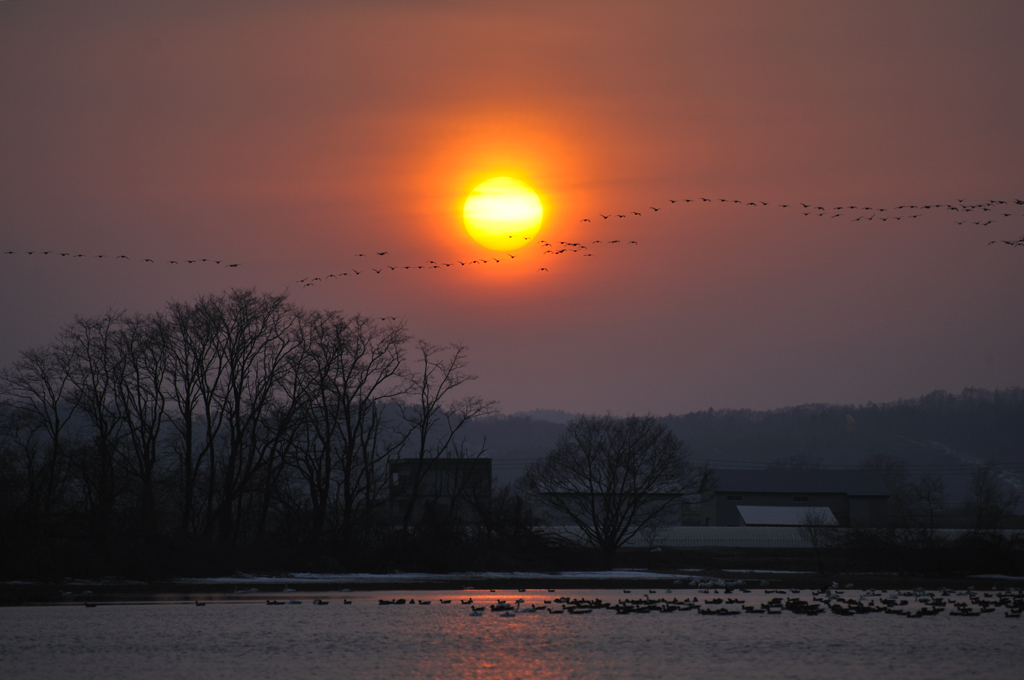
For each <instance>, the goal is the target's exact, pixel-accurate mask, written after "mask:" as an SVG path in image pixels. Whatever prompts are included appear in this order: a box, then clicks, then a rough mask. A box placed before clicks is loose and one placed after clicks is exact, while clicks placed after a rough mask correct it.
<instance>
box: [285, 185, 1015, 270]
mask: <svg viewBox="0 0 1024 680" xmlns="http://www.w3.org/2000/svg"><path fill="white" fill-rule="evenodd" d="M687 204H712V205H719V206H721V205H728V206H742V207H744V208H756V209H759V210H763V209H769V208H778V209H783V210H789V211H791V212H793V213H794V214H796V213H799V214H800V215H802V217H805V218H825V219H828V220H834V219H836V218H847V219H849V221H851V222H861V221H866V222H873V221H875V220H877V221H879V222H889V221H892V222H900V221H902V220H916V219H918V218H920V217H924V216H926V215H929V214H936V213H946V214H950V215H954V216H956V217H961V218H963V219H959V220H955V223H956V225H957V226H964V225H967V226H977V227H987V226H989V225H992V224H995V223H996V222H999V221H1002V220H1006V219H1008V218H1016V217H1024V199H1019V198H1018V199H1012V200H1002V199H991V200H988V201H983V202H976V203H972V202H967V201H965V200H963V199H957V200H956V201H955V202H952V203H928V204H922V205H916V204H915V205H897V206H892V207H885V208H883V207H873V206H857V205H845V206H832V207H828V206H825V205H822V204H818V203H805V202H802V201H797V202H793V203H771V202H769V201H747V200H740V199H729V198H706V197H698V198H683V199H668V203H667V204H663V205H661V206H653V205H652V206H648V207H647V208H645V209H643V210H628V211H625V212H615V211H613V212H610V213H607V214H605V213H597V215H596V216H594V217H583V218H581V219H580V220H579V221H580V222H585V223H591V224H594V223H603V222H605V221H606V220H609V219H611V220H612V221H613V222H614V223H615V224H619V222H618V220H620V219H624V220H627V222H628V221H629V220H636V219H637V218H640V217H643V216H644V215H645V214H651V215H654V214H658V213H662V212H663V211H666V210H667V209H670V208H672V207H676V206H679V207H682V206H686V205H687ZM648 211H649V212H648ZM669 213H671V210H668V212H667V213H664V214H669ZM613 218H614V219H613ZM633 224H634V225H635V224H636V222H635V221H634V223H633ZM534 244H535V245H536V246H539V247H540V249H541V253H540V254H541V255H549V256H558V255H580V256H582V257H594V256H595V255H596V254H597V251H598V250H599V249H602V248H605V247H614V246H619V245H622V246H631V245H632V246H635V245H640V241H639V240H637V239H631V238H629V237H628V236H625V235H621V234H620V235H619V236H618V237H617V238H611V239H608V238H605V239H594V238H582V239H578V240H575V241H548V240H544V239H538V240H537V241H535V242H534ZM534 244H530V245H534ZM992 244H1005V245H1009V246H1024V236H1022V237H1021V238H1020V239H1018V240H1016V241H1009V240H998V239H997V240H994V241H990V242H989V245H992ZM388 254H389V253H388V251H380V252H377V253H376V255H377V256H386V255H388ZM355 257H360V258H361V257H368V255H367V254H365V253H358V254H356V255H355ZM369 257H371V259H372V255H371V256H369ZM515 258H516V256H515V255H513V254H512V253H505V254H504V255H502V256H500V257H499V256H495V257H489V258H477V259H473V260H457V259H456V260H452V261H437V260H427V261H425V262H421V263H415V264H407V263H406V264H381V265H380V266H373V265H372V264H371V265H370V266H368V267H367V266H366V265H364V266H362V267H358V265H357V267H358V268H357V267H352V268H349V269H346V270H344V271H340V272H335V273H332V274H327V275H323V276H309V277H305V278H302V279H299V280H298V281H296V283H298V284H301V285H302V287H303V288H309V287H312V286H315V285H317V284H319V283H324V282H326V281H327V280H328V279H338V280H340V279H341V278H342V277H350V276H361V275H370V276H374V275H380V274H388V273H391V272H403V271H413V272H415V271H424V270H426V271H429V270H434V269H437V270H445V269H449V268H452V267H454V268H456V269H458V268H460V267H467V266H474V265H485V264H492V263H493V264H501V263H502V262H511V261H512V260H514V259H515ZM537 271H538V272H547V271H549V269H548V267H546V266H543V267H539V268H538V269H537Z"/></svg>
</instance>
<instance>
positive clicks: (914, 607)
mask: <svg viewBox="0 0 1024 680" xmlns="http://www.w3.org/2000/svg"><path fill="white" fill-rule="evenodd" d="M837 585H838V584H833V586H832V587H831V588H822V589H819V590H814V591H811V593H810V599H805V598H804V597H800V595H801V594H802V591H801V589H799V588H791V589H789V590H771V589H765V590H764V594H763V595H761V594H760V593H754V592H752V591H751V590H749V589H747V588H745V587H743V586H737V587H726V588H723V589H722V590H721V592H720V591H719V590H718V589H714V590H712V589H710V588H700V589H697V590H695V592H694V591H691V594H692V596H690V597H684V598H683V599H682V600H680V599H679V598H678V597H677V596H673V597H672V598H671V599H669V597H668V596H669V595H672V594H673V591H672V589H671V588H669V589H667V590H665V591H664V593H661V592H660V591H658V590H653V589H648V590H647V592H646V593H643V595H642V596H640V597H625V598H619V599H618V600H617V601H616V602H614V603H612V602H611V601H606V600H603V599H601V598H596V597H591V598H583V597H579V598H572V597H569V596H563V597H553V598H551V599H544V598H540V601H539V602H536V601H535V602H532V603H531V604H529V605H528V606H527V601H526V599H525V598H524V597H519V598H516V599H515V600H510V599H507V598H506V599H502V598H501V597H500V596H499V595H495V596H494V597H493V598H492V597H489V596H485V597H484V598H483V599H481V598H480V597H479V596H477V599H474V598H473V597H468V598H465V599H462V598H460V599H459V603H460V604H461V605H464V606H467V607H469V608H470V609H469V614H470V616H474V617H480V616H484V615H485V613H487V612H490V613H492V614H497V615H498V616H502V617H505V618H511V617H514V616H518V615H524V614H570V615H583V614H591V613H594V612H612V613H615V614H651V613H661V614H672V613H676V612H696V613H697V614H700V615H704V616H740V615H744V614H769V615H771V614H776V615H777V614H782V613H783V612H788V613H790V614H795V615H800V616H817V615H819V614H833V615H836V616H857V615H865V614H890V615H895V616H901V617H905V618H911V619H919V618H924V617H928V616H938V615H942V614H945V615H948V616H961V617H980V616H985V615H989V614H996V613H999V612H1001V613H1002V614H1003V617H1004V618H1008V619H1019V618H1021V615H1022V614H1024V588H1015V589H1004V590H1000V589H998V588H993V589H992V591H991V592H979V591H977V590H975V589H974V588H973V587H971V588H968V589H966V590H953V589H949V588H943V589H939V590H926V589H924V588H916V589H914V590H893V591H889V590H863V591H857V592H855V593H854V592H851V593H848V592H847V589H839V588H838V587H837ZM546 590H547V593H554V592H555V589H554V588H548V589H546ZM288 592H294V591H288ZM344 592H350V591H347V590H346V591H344ZM490 592H491V593H495V592H496V591H494V590H491V591H490ZM519 592H520V593H526V592H527V590H526V589H525V588H520V589H519ZM622 592H623V594H625V595H631V594H632V591H631V590H628V589H627V590H623V591H622ZM723 596H724V597H723ZM531 599H538V598H536V597H535V596H534V597H532V598H531ZM748 600H749V601H750V603H749V604H748ZM211 601H212V600H211ZM432 601H433V600H431V599H429V598H428V599H418V598H414V597H411V598H404V597H403V598H392V599H378V600H377V604H378V606H382V607H383V606H402V605H416V606H424V605H430V604H431V603H432ZM208 602H210V601H199V600H196V601H195V604H196V606H198V607H202V606H205V605H206V604H207V603H208ZM341 602H342V604H345V605H351V604H353V603H354V602H355V599H348V598H347V597H343V598H342V599H341ZM437 602H438V603H439V604H442V605H450V604H452V602H453V599H452V598H448V599H445V598H444V597H441V598H438V600H437ZM266 603H267V604H268V605H300V604H302V603H303V601H302V600H298V599H291V600H286V601H282V600H267V601H266ZM330 603H331V600H330V599H323V598H317V599H315V600H313V601H312V604H314V605H319V606H323V605H328V604H330ZM86 606H88V607H94V606H96V604H95V603H94V602H87V603H86Z"/></svg>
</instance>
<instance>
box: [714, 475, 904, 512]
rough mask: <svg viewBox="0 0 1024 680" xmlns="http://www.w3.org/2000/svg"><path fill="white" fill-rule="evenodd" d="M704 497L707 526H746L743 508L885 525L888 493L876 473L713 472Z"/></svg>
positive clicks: (880, 477)
mask: <svg viewBox="0 0 1024 680" xmlns="http://www.w3.org/2000/svg"><path fill="white" fill-rule="evenodd" d="M714 474H715V486H714V487H713V490H712V491H710V492H708V493H707V494H705V495H704V498H703V503H702V510H703V520H704V524H705V526H746V525H747V523H746V522H744V520H743V516H742V514H741V513H740V511H739V509H738V507H739V506H769V507H787V508H794V509H793V510H790V511H787V512H790V513H792V514H798V515H805V514H806V512H807V510H808V509H810V508H828V509H829V510H830V511H831V513H832V515H833V516H834V518H835V519H836V521H838V523H839V525H840V526H882V525H884V524H885V522H886V520H887V518H888V515H889V492H888V491H887V490H886V488H885V483H884V480H883V478H882V474H881V473H880V472H877V471H874V470H715V471H714Z"/></svg>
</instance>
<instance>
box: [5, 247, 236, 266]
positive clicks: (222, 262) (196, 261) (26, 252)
mask: <svg viewBox="0 0 1024 680" xmlns="http://www.w3.org/2000/svg"><path fill="white" fill-rule="evenodd" d="M3 254H4V255H7V256H10V255H33V256H39V257H44V256H47V255H54V256H56V257H66V258H70V259H73V260H74V259H78V258H81V257H86V258H90V259H92V258H95V259H99V260H102V259H107V260H131V259H132V258H130V257H128V256H127V255H86V254H85V253H67V252H58V251H56V250H24V251H20V250H5V251H3ZM140 260H141V261H142V262H144V263H147V264H184V265H189V264H198V265H202V264H209V265H214V266H224V267H227V268H229V269H234V268H235V267H238V266H239V263H237V262H230V263H228V262H227V260H215V259H213V258H211V257H199V258H195V259H191V260H190V259H183V260H162V259H161V260H158V259H154V258H152V257H144V258H140Z"/></svg>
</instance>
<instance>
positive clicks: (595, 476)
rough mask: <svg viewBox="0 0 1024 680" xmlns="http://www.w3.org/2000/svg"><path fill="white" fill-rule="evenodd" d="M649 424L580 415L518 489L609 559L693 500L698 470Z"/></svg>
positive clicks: (648, 420) (701, 483) (679, 446)
mask: <svg viewBox="0 0 1024 680" xmlns="http://www.w3.org/2000/svg"><path fill="white" fill-rule="evenodd" d="M687 455H688V452H687V450H686V447H685V446H684V445H683V443H682V442H680V441H679V440H678V439H676V437H675V436H674V435H672V434H671V433H670V432H668V430H667V429H666V428H665V426H664V425H662V424H660V423H659V422H658V421H657V420H656V419H655V418H652V417H650V416H647V417H643V418H640V417H636V416H632V417H629V418H625V419H617V418H612V417H611V416H605V417H581V418H577V419H576V420H573V421H571V422H570V423H569V424H568V425H567V426H566V429H565V432H564V433H563V434H562V435H561V437H559V440H558V442H557V444H556V445H555V449H554V450H553V451H552V452H551V453H549V454H548V455H547V456H545V457H544V458H542V459H541V460H539V461H537V462H536V463H534V464H533V465H531V466H530V467H529V468H528V469H527V471H526V474H525V475H524V477H523V480H522V483H523V485H524V487H525V488H526V489H527V490H528V491H529V493H530V494H531V495H532V496H533V498H535V499H536V500H537V501H539V502H540V503H542V504H543V505H546V506H548V507H550V508H552V509H553V510H555V511H556V512H558V513H559V514H561V515H563V516H564V517H565V518H566V520H567V521H569V522H571V523H572V524H574V525H575V526H577V527H579V529H580V531H582V532H583V535H584V536H585V538H586V540H587V541H588V542H589V543H590V544H591V545H592V546H594V547H596V548H598V549H600V550H601V551H602V552H604V553H605V554H606V555H607V556H609V557H611V556H612V555H613V554H614V553H615V552H616V551H617V550H618V549H619V548H620V547H622V545H623V544H625V543H626V542H627V541H629V540H630V539H631V538H632V537H633V536H635V535H636V534H637V533H638V532H640V531H642V530H643V529H644V528H645V527H647V526H649V525H651V524H652V523H655V522H657V521H658V520H659V518H661V517H663V516H664V515H665V514H666V513H667V512H669V511H670V509H671V508H673V507H678V506H679V505H680V503H682V502H684V501H686V500H688V498H689V497H690V496H692V495H694V494H699V493H700V492H701V491H702V490H703V489H704V487H705V485H706V484H707V480H708V473H707V470H706V469H704V468H697V467H694V466H693V465H691V464H690V463H689V461H688V459H687Z"/></svg>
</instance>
